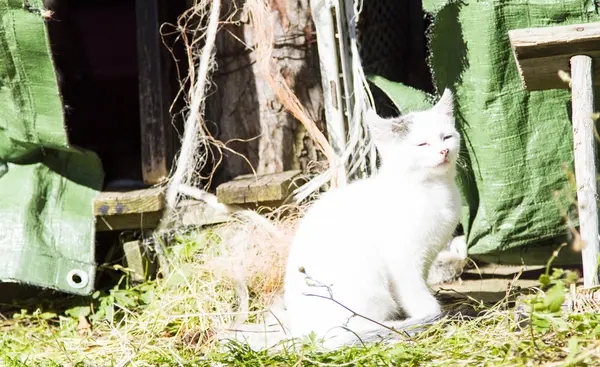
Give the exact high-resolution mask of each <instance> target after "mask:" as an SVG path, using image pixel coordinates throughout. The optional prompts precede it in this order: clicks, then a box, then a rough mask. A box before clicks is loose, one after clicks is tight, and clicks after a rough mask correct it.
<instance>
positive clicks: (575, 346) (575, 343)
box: [566, 336, 579, 363]
mask: <svg viewBox="0 0 600 367" xmlns="http://www.w3.org/2000/svg"><path fill="white" fill-rule="evenodd" d="M577 353H579V340H578V339H577V337H576V336H574V337H572V338H571V339H569V355H568V356H567V360H566V362H567V363H570V362H572V361H573V360H574V359H575V356H576V355H577Z"/></svg>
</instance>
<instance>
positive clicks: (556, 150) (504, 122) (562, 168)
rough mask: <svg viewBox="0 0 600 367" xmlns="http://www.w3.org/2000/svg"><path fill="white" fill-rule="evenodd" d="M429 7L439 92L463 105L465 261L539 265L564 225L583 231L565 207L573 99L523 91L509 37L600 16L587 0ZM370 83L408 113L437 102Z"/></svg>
mask: <svg viewBox="0 0 600 367" xmlns="http://www.w3.org/2000/svg"><path fill="white" fill-rule="evenodd" d="M423 6H424V9H425V11H426V12H427V13H429V14H431V15H432V18H433V23H432V25H431V27H430V29H429V30H428V39H429V42H430V51H431V56H430V59H429V65H430V68H431V71H432V74H433V78H434V84H435V85H436V87H437V89H438V91H442V90H443V89H444V88H445V87H450V88H452V89H454V90H455V92H456V95H457V101H456V103H457V121H458V124H459V125H460V130H461V133H462V136H463V145H464V149H463V151H462V157H463V164H462V165H461V168H460V179H459V183H460V186H461V189H462V193H463V198H464V215H463V220H462V224H463V227H464V229H465V231H466V234H467V242H468V246H469V253H470V255H471V256H473V257H475V258H479V259H482V260H487V261H495V262H503V263H522V262H524V263H529V264H534V263H539V264H543V263H545V261H546V260H547V259H548V257H549V256H550V254H551V253H552V251H553V250H554V249H555V248H556V247H557V246H558V245H559V244H560V243H561V241H563V240H564V239H565V238H566V235H567V234H568V226H567V220H566V219H565V217H567V218H568V217H571V223H572V224H574V225H576V224H577V221H576V210H575V209H574V207H573V205H572V204H573V203H572V201H569V199H568V194H571V195H572V191H573V188H572V187H571V185H570V183H569V174H568V172H572V171H573V157H572V145H573V140H572V132H571V121H570V92H569V90H567V89H565V90H548V91H537V92H528V91H526V90H524V88H523V86H522V84H521V80H520V78H519V75H518V73H517V67H516V63H515V60H514V58H513V54H512V50H511V47H510V42H509V38H508V31H509V30H511V29H519V28H529V27H550V26H556V25H565V24H573V23H588V22H593V21H599V20H600V17H599V16H598V9H597V7H596V5H595V3H594V2H593V1H582V0H505V1H475V0H464V1H436V0H425V1H424V2H423ZM566 67H568V65H567V66H566ZM373 81H374V82H375V84H376V85H378V86H379V87H381V88H382V89H383V90H384V91H385V92H386V93H387V94H388V95H389V96H390V97H391V99H392V100H393V101H394V102H395V103H396V104H397V105H398V107H399V109H400V110H401V111H402V112H407V111H410V110H411V109H415V108H421V107H423V106H425V105H427V104H428V103H430V102H431V101H430V100H429V99H428V96H427V95H426V94H425V93H423V92H421V91H417V90H414V89H411V88H408V87H406V86H403V85H399V84H395V83H391V82H388V81H386V80H384V79H382V78H377V77H375V78H373ZM573 197H574V195H573ZM565 214H566V215H565ZM569 250H570V248H565V249H563V250H562V251H561V256H559V259H558V262H566V263H570V262H576V261H581V259H580V258H579V255H578V254H577V253H574V252H572V251H569ZM558 262H557V263H558Z"/></svg>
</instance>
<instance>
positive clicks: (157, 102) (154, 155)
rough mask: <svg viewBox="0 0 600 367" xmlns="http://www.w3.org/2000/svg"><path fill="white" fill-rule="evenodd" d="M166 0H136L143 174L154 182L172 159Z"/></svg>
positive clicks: (146, 181)
mask: <svg viewBox="0 0 600 367" xmlns="http://www.w3.org/2000/svg"><path fill="white" fill-rule="evenodd" d="M164 4H165V3H164V0H136V2H135V8H136V22H137V54H138V83H139V101H140V129H141V135H142V175H143V178H144V182H145V183H146V184H149V185H154V184H157V183H160V182H162V181H163V180H164V179H165V178H166V177H167V176H168V174H169V168H170V161H171V159H172V149H173V147H172V136H171V134H172V129H171V119H170V117H169V112H168V108H169V104H170V102H171V100H170V93H169V83H168V75H167V68H166V67H165V61H166V60H167V58H165V56H164V52H165V50H164V49H163V46H162V42H161V38H160V37H161V36H160V24H161V7H162V6H164Z"/></svg>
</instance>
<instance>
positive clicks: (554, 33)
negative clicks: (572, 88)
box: [508, 22, 600, 90]
mask: <svg viewBox="0 0 600 367" xmlns="http://www.w3.org/2000/svg"><path fill="white" fill-rule="evenodd" d="M508 36H509V38H510V42H511V45H512V50H513V54H514V57H515V60H516V61H517V67H518V69H519V75H520V76H521V80H522V81H523V84H524V85H525V88H526V89H527V90H546V89H561V88H569V85H568V84H567V83H565V82H563V81H562V80H561V79H560V78H559V77H558V71H559V70H564V71H567V70H569V69H570V59H571V57H573V56H575V55H587V56H590V57H592V58H593V59H599V58H600V23H598V22H596V23H587V24H574V25H567V26H557V27H545V28H526V29H515V30H511V31H509V32H508ZM596 65H600V63H596ZM593 73H594V76H595V77H596V78H594V80H595V82H596V83H598V81H600V67H598V66H594V71H593Z"/></svg>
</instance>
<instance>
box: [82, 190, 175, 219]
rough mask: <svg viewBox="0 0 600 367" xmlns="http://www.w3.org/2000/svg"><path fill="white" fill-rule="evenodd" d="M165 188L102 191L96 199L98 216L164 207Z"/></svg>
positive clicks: (134, 212)
mask: <svg viewBox="0 0 600 367" xmlns="http://www.w3.org/2000/svg"><path fill="white" fill-rule="evenodd" d="M164 206H165V203H164V189H163V188H162V187H155V188H150V189H144V190H135V191H126V192H110V191H109V192H106V191H105V192H101V193H100V194H98V196H97V197H96V199H95V200H94V214H95V215H96V216H110V215H125V214H141V213H147V212H159V211H162V210H163V209H164Z"/></svg>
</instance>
